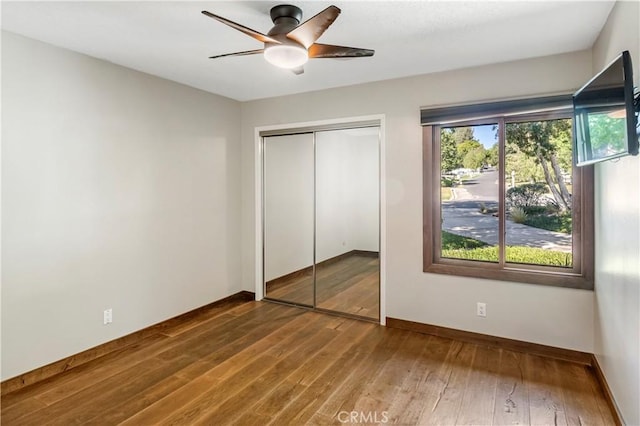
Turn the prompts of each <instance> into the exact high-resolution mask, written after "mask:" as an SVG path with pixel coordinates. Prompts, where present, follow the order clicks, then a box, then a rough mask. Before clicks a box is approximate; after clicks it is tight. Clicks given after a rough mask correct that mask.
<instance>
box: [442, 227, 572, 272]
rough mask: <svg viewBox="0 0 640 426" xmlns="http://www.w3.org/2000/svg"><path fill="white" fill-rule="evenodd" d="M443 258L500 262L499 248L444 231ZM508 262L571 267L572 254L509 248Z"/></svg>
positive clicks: (516, 247) (530, 248)
mask: <svg viewBox="0 0 640 426" xmlns="http://www.w3.org/2000/svg"><path fill="white" fill-rule="evenodd" d="M441 256H442V257H447V258H452V259H465V260H478V261H483V262H498V247H496V246H489V245H487V244H486V243H484V242H482V241H478V240H476V239H473V238H468V237H463V236H460V235H456V234H452V233H450V232H446V231H442V254H441ZM506 256H507V259H506V260H507V262H511V263H527V264H533V265H548V266H561V267H571V265H572V256H571V253H563V252H560V251H553V250H545V249H540V248H533V247H523V246H507V248H506Z"/></svg>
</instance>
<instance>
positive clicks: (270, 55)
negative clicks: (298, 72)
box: [264, 44, 309, 69]
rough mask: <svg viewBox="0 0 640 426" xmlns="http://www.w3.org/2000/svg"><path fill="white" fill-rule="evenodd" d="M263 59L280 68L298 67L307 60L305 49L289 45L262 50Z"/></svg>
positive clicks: (279, 45)
mask: <svg viewBox="0 0 640 426" xmlns="http://www.w3.org/2000/svg"><path fill="white" fill-rule="evenodd" d="M264 59H266V60H267V62H269V63H270V64H272V65H275V66H276V67H280V68H286V69H292V68H297V67H300V66H302V65H304V64H306V63H307V61H308V60H309V53H308V52H307V49H305V48H303V47H301V46H295V45H291V44H276V45H271V46H267V47H266V48H265V49H264Z"/></svg>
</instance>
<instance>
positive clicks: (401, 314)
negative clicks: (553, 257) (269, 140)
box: [242, 51, 593, 352]
mask: <svg viewBox="0 0 640 426" xmlns="http://www.w3.org/2000/svg"><path fill="white" fill-rule="evenodd" d="M308 72H311V71H308ZM591 76H592V69H591V52H590V51H583V52H577V53H570V54H565V55H558V56H552V57H545V58H537V59H530V60H523V61H517V62H510V63H503V64H495V65H489V66H483V67H477V68H471V69H465V70H458V71H451V72H445V73H438V74H430V75H424V76H418V77H411V78H404V79H396V80H389V81H383V82H377V83H370V84H364V85H358V86H349V87H345V88H340V89H331V90H325V91H321V92H312V93H306V94H300V95H293V96H286V97H279V98H272V99H264V100H258V101H253V102H246V103H243V104H242V167H243V183H242V191H243V195H242V215H243V216H242V231H243V241H242V252H243V256H242V264H243V267H242V273H243V275H242V283H243V286H244V288H245V289H246V290H252V289H253V288H254V283H255V277H254V273H255V267H254V265H255V262H256V259H255V256H254V255H255V227H254V223H255V217H254V211H255V206H254V202H255V191H256V188H255V187H254V182H255V176H254V172H255V164H254V159H255V155H256V153H255V137H254V136H255V133H254V132H255V127H257V126H272V125H279V124H286V123H299V122H309V121H319V120H329V119H336V118H345V117H354V116H363V115H374V114H385V117H386V119H385V123H386V125H385V132H386V135H385V141H386V151H385V152H384V153H383V155H384V156H385V157H386V158H385V161H386V181H385V182H384V183H383V184H384V185H386V191H387V192H386V194H387V197H386V198H387V203H386V205H385V206H383V209H385V210H386V215H387V216H386V217H387V223H386V235H387V243H386V254H387V270H386V283H387V284H386V291H387V295H386V306H387V314H386V315H387V316H390V317H395V318H402V319H407V320H412V321H418V322H423V323H429V324H437V325H441V326H446V327H453V328H458V329H463V330H471V331H476V332H480V333H486V334H491V335H496V336H503V337H509V338H514V339H520V340H525V341H530V342H537V343H542V344H547V345H552V346H557V347H564V348H570V349H577V350H582V351H587V352H591V351H592V350H593V292H591V291H583V290H574V289H563V288H552V287H544V286H538V285H532V284H517V283H509V282H498V281H489V280H481V279H474V278H464V277H453V276H446V275H436V274H425V273H423V272H422V134H421V127H420V124H419V122H420V115H419V111H420V107H421V106H428V105H442V104H458V103H467V102H474V101H481V100H488V99H501V98H513V97H522V96H531V95H540V94H550V93H557V92H571V91H573V90H575V89H577V88H578V87H580V86H581V85H582V84H584V82H585V81H587V80H588V79H589V78H591ZM292 78H295V77H294V76H292ZM383 249H384V248H383ZM477 301H482V302H486V303H487V308H488V316H487V318H484V319H482V318H479V317H477V316H476V315H475V306H476V302H477Z"/></svg>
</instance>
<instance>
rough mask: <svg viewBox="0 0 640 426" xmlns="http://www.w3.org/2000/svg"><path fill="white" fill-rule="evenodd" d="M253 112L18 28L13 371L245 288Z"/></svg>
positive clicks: (8, 109)
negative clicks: (247, 143) (109, 318)
mask: <svg viewBox="0 0 640 426" xmlns="http://www.w3.org/2000/svg"><path fill="white" fill-rule="evenodd" d="M239 119H240V105H239V103H238V102H236V101H232V100H229V99H226V98H222V97H220V96H216V95H212V94H208V93H205V92H202V91H199V90H195V89H192V88H189V87H186V86H183V85H179V84H176V83H172V82H169V81H166V80H163V79H160V78H156V77H152V76H149V75H146V74H143V73H140V72H136V71H133V70H130V69H126V68H122V67H119V66H116V65H113V64H109V63H107V62H103V61H100V60H97V59H93V58H90V57H87V56H84V55H80V54H76V53H73V52H70V51H68V50H63V49H59V48H56V47H53V46H51V45H47V44H44V43H40V42H37V41H34V40H29V39H26V38H23V37H21V36H17V35H14V34H11V33H6V32H3V33H2V148H3V152H2V228H3V234H2V266H3V268H2V379H7V378H10V377H13V376H16V375H18V374H20V373H24V372H26V371H29V370H31V369H33V368H36V367H39V366H42V365H45V364H47V363H50V362H53V361H56V360H58V359H60V358H63V357H65V356H69V355H72V354H75V353H78V352H80V351H82V350H85V349H87V348H90V347H93V346H96V345H98V344H101V343H104V342H106V341H109V340H112V339H114V338H117V337H119V336H123V335H125V334H128V333H130V332H133V331H136V330H139V329H142V328H144V327H146V326H149V325H151V324H154V323H156V322H159V321H161V320H165V319H167V318H170V317H172V316H175V315H178V314H180V313H183V312H186V311H189V310H192V309H194V308H196V307H198V306H201V305H205V304H207V303H210V302H212V301H215V300H218V299H220V298H223V297H225V296H228V295H230V294H233V293H236V292H238V291H240V290H241V289H242V287H241V285H240V272H239V271H240V269H239V266H240V265H239V262H238V259H239V256H240V245H239V225H240V224H239V215H240V213H239V210H240V196H239V193H240V189H241V188H240V184H239V182H240V156H239V155H240V151H239V142H240V141H239V135H240V131H239V130H240V122H239ZM106 308H113V318H114V322H113V324H111V325H109V326H104V325H102V312H103V310H104V309H106Z"/></svg>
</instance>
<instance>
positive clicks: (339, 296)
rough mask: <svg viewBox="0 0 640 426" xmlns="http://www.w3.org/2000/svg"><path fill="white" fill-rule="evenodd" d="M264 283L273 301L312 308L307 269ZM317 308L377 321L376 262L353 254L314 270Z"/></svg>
mask: <svg viewBox="0 0 640 426" xmlns="http://www.w3.org/2000/svg"><path fill="white" fill-rule="evenodd" d="M275 281H276V282H277V283H276V284H275V285H270V283H267V296H268V297H270V298H273V299H277V300H283V301H288V302H292V303H299V304H304V305H309V306H312V305H313V276H312V272H311V270H308V271H306V272H301V273H300V274H293V275H292V276H291V277H288V278H287V279H286V280H281V279H278V280H275ZM316 283H317V294H316V297H317V306H318V307H319V308H322V309H328V310H331V311H336V312H341V313H347V314H352V315H359V316H362V317H367V318H372V319H379V310H380V308H379V307H380V261H379V259H378V258H377V257H372V256H371V255H366V254H359V253H357V252H356V253H354V254H351V255H349V256H347V257H343V258H340V259H339V260H336V261H331V262H326V263H321V264H319V265H318V266H317V267H316Z"/></svg>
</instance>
